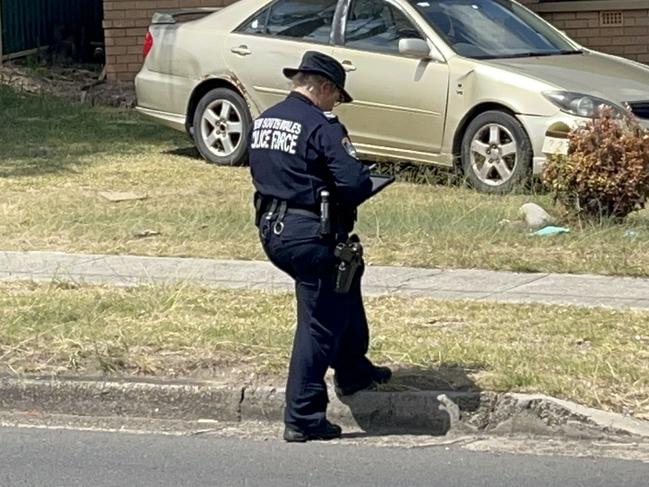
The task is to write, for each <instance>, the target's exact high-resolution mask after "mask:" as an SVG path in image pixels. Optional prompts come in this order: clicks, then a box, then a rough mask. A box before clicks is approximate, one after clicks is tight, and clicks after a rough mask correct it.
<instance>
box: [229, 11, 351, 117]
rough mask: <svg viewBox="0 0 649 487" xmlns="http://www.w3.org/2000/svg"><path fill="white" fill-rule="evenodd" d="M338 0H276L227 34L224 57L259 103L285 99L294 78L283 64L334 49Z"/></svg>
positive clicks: (265, 106)
mask: <svg viewBox="0 0 649 487" xmlns="http://www.w3.org/2000/svg"><path fill="white" fill-rule="evenodd" d="M337 3H338V1H337V0H277V1H275V2H273V3H271V4H270V5H267V6H266V7H264V8H262V9H261V10H260V11H258V12H257V13H256V14H255V15H253V16H252V17H251V18H250V19H248V20H247V21H246V22H245V23H244V24H243V25H241V26H240V27H239V28H238V29H237V30H235V32H233V33H231V34H230V35H229V37H228V38H227V46H226V49H225V56H226V62H227V65H228V67H229V68H230V70H231V71H232V72H233V73H234V74H235V75H236V76H237V77H238V78H239V80H240V81H241V82H242V83H243V84H244V86H245V87H246V89H247V90H248V91H249V93H250V95H251V96H252V98H253V100H255V102H257V104H258V105H259V106H260V108H261V109H265V108H267V107H269V106H270V105H273V104H274V103H277V102H278V101H280V100H282V99H283V98H284V97H285V96H286V94H287V93H288V92H289V89H290V81H289V80H287V79H286V78H285V77H284V75H283V74H282V69H283V68H285V67H297V66H298V65H299V64H300V59H301V58H302V54H303V53H304V52H305V51H307V50H311V49H313V50H318V51H320V52H324V53H326V54H329V55H332V54H333V47H332V45H331V43H330V39H331V26H332V22H333V17H334V12H335V10H336V5H337Z"/></svg>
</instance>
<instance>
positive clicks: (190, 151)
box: [162, 146, 203, 160]
mask: <svg viewBox="0 0 649 487" xmlns="http://www.w3.org/2000/svg"><path fill="white" fill-rule="evenodd" d="M162 153H163V154H167V155H170V156H178V157H185V158H187V159H193V160H197V159H198V160H200V159H203V156H201V154H200V152H198V149H197V148H196V147H194V146H190V147H178V148H175V149H169V150H165V151H163V152H162Z"/></svg>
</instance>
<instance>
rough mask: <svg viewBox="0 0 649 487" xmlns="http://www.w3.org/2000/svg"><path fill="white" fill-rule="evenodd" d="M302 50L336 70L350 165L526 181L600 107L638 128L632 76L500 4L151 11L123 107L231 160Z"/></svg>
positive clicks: (369, 3) (284, 0)
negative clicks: (132, 88) (342, 74)
mask: <svg viewBox="0 0 649 487" xmlns="http://www.w3.org/2000/svg"><path fill="white" fill-rule="evenodd" d="M186 15H189V16H190V18H192V20H188V21H184V22H183V21H182V19H183V18H187V17H185V16H186ZM197 15H199V16H200V15H203V16H202V17H200V18H195V17H196V16H197ZM306 50H319V51H322V52H324V53H326V54H329V55H331V56H333V57H335V58H336V59H338V60H339V61H340V62H341V63H342V65H343V66H344V67H345V70H346V71H347V73H348V84H347V87H348V90H349V92H350V93H351V94H352V96H353V97H354V102H353V103H351V104H348V105H343V106H341V107H339V108H337V113H338V115H339V117H340V118H341V120H342V121H343V123H344V124H345V125H346V126H347V127H348V128H349V130H350V133H351V137H352V140H353V141H354V145H355V146H356V148H357V150H358V152H359V154H360V156H361V157H363V158H365V159H370V160H390V161H415V162H423V163H432V164H437V165H440V166H446V167H450V168H457V169H459V170H461V171H463V173H464V175H465V176H466V178H467V179H468V181H470V182H471V184H472V185H473V186H474V187H475V188H477V189H478V190H481V191H488V192H506V191H510V190H511V189H512V188H513V187H515V186H516V185H518V184H520V183H521V182H522V181H524V180H526V179H528V178H529V177H530V176H531V175H532V174H538V173H539V172H540V171H541V169H542V166H543V163H544V162H545V160H546V157H547V154H550V153H557V152H565V151H566V149H567V139H566V133H567V132H568V131H569V130H570V128H572V127H574V126H575V125H577V124H579V123H582V122H583V121H585V120H587V119H588V118H591V117H593V116H594V114H595V113H596V112H597V110H598V108H599V107H600V106H602V105H607V106H611V107H612V108H613V109H614V110H615V111H617V112H619V113H622V112H624V111H626V112H633V114H635V116H636V117H637V118H638V119H639V120H640V122H641V123H643V124H644V125H645V126H649V68H648V67H647V66H644V65H642V64H639V63H635V62H633V61H629V60H626V59H622V58H618V57H614V56H610V55H606V54H602V53H598V52H595V51H592V50H589V49H585V48H584V47H582V46H580V45H578V44H577V43H575V42H574V41H572V40H571V39H569V38H568V37H566V35H565V34H563V33H562V32H560V31H558V30H557V29H555V28H554V27H553V26H551V25H550V24H548V23H547V22H545V21H544V20H543V19H541V18H540V17H538V16H537V15H535V14H534V13H533V12H531V11H530V10H528V9H526V8H525V7H523V6H522V5H520V4H518V3H517V2H514V1H510V0H425V1H424V0H421V1H420V0H262V1H260V0H240V1H239V2H236V3H234V4H232V5H230V6H229V7H226V8H223V9H181V10H176V11H169V12H160V13H157V14H155V15H154V18H153V23H152V24H151V26H150V29H149V32H148V34H147V38H146V40H145V62H144V65H143V67H142V70H141V71H140V73H139V74H138V76H137V78H136V90H137V96H138V110H139V111H140V112H142V113H143V114H145V115H147V116H149V117H152V118H154V119H155V120H158V121H159V122H161V123H164V124H166V125H169V126H171V127H174V128H176V129H178V130H183V131H187V132H188V133H189V134H190V135H191V136H192V139H193V140H194V143H195V144H196V146H197V148H198V150H199V151H200V153H201V154H202V155H203V156H204V157H205V159H207V160H208V161H210V162H212V163H216V164H244V163H245V162H246V141H247V137H248V131H249V128H250V124H251V120H252V119H253V118H254V117H256V116H257V115H258V114H259V113H260V112H261V111H263V110H264V109H265V108H267V107H268V106H270V105H272V104H274V103H276V102H278V101H279V100H281V99H283V97H284V96H285V95H286V94H287V93H288V90H289V85H288V83H287V80H286V79H285V78H284V76H283V75H282V68H284V67H286V66H297V65H298V64H299V61H300V58H301V57H302V54H303V53H304V51H306Z"/></svg>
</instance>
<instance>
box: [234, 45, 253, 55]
mask: <svg viewBox="0 0 649 487" xmlns="http://www.w3.org/2000/svg"><path fill="white" fill-rule="evenodd" d="M230 52H233V53H234V54H238V55H239V56H248V55H249V54H252V51H251V50H250V49H248V46H243V45H241V46H238V47H233V48H232V49H230Z"/></svg>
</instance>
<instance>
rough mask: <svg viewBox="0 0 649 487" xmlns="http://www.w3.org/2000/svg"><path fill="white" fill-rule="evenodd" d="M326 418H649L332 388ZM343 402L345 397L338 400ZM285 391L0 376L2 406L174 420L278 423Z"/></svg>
mask: <svg viewBox="0 0 649 487" xmlns="http://www.w3.org/2000/svg"><path fill="white" fill-rule="evenodd" d="M331 399H332V402H331V404H330V406H329V410H328V416H329V418H330V419H331V420H332V421H334V422H338V423H340V424H342V425H344V426H348V427H349V426H354V427H360V428H361V429H362V430H364V431H366V432H367V433H368V434H370V435H372V434H428V435H447V434H449V435H455V434H487V433H491V434H515V433H516V434H521V433H522V434H533V435H547V436H559V437H569V438H610V437H616V438H620V437H628V438H629V439H636V440H637V439H643V440H649V422H644V421H640V420H637V419H633V418H629V417H625V416H622V415H620V414H614V413H608V412H604V411H599V410H596V409H592V408H587V407H584V406H580V405H578V404H575V403H572V402H569V401H563V400H559V399H555V398H552V397H548V396H545V395H541V394H515V393H494V392H485V391H482V392H451V391H407V392H381V391H362V392H359V393H357V394H355V395H353V396H348V397H344V398H342V401H341V400H340V399H339V398H337V397H335V395H333V394H331ZM343 401H344V402H343ZM283 407H284V390H283V389H281V388H273V387H264V386H259V387H254V386H245V387H242V386H232V385H229V384H219V383H213V382H208V381H182V380H178V381H162V380H149V381H142V380H117V379H114V380H107V379H97V378H15V377H3V378H0V410H6V411H23V412H25V411H30V412H41V413H45V414H66V415H76V416H113V417H115V416H117V417H120V416H121V417H135V418H151V419H176V420H187V421H192V420H199V419H203V420H205V419H208V420H218V421H246V420H262V421H281V419H282V412H283Z"/></svg>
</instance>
